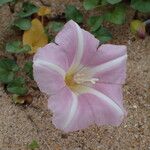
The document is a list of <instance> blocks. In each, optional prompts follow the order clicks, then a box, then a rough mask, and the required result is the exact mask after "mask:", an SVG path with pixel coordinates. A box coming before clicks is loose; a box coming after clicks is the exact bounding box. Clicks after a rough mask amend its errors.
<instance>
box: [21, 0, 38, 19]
mask: <svg viewBox="0 0 150 150" xmlns="http://www.w3.org/2000/svg"><path fill="white" fill-rule="evenodd" d="M37 11H38V7H36V6H35V5H33V4H32V3H29V2H26V3H23V6H22V9H21V11H20V12H19V13H18V16H19V17H21V18H24V17H28V16H31V15H32V14H34V13H36V12H37Z"/></svg>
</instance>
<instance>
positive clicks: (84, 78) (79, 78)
mask: <svg viewBox="0 0 150 150" xmlns="http://www.w3.org/2000/svg"><path fill="white" fill-rule="evenodd" d="M98 80H99V79H98V78H92V77H90V76H89V75H87V74H86V73H77V74H75V75H74V81H75V82H76V83H77V84H82V83H85V82H90V83H92V84H95V83H96V82H97V81H98Z"/></svg>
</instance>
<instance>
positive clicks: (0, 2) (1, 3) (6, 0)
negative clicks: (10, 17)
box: [0, 0, 13, 6]
mask: <svg viewBox="0 0 150 150" xmlns="http://www.w3.org/2000/svg"><path fill="white" fill-rule="evenodd" d="M12 1H13V0H0V6H1V5H3V4H5V3H8V2H12Z"/></svg>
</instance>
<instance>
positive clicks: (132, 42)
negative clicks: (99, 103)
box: [0, 0, 150, 150]
mask: <svg viewBox="0 0 150 150" xmlns="http://www.w3.org/2000/svg"><path fill="white" fill-rule="evenodd" d="M34 2H35V1H34ZM43 2H44V3H45V4H46V5H49V4H52V9H53V12H54V13H53V14H54V15H55V14H56V12H63V11H64V4H63V3H62V1H54V0H53V1H46V0H45V1H44V0H43ZM37 3H38V4H39V5H40V4H41V3H40V1H37ZM66 3H70V2H69V0H68V1H66ZM73 3H74V4H76V5H77V6H78V7H79V8H81V9H82V7H81V5H80V2H79V1H74V2H73ZM16 7H17V6H16ZM16 9H17V8H16ZM132 15H133V13H132V12H130V15H129V16H130V17H129V18H128V20H127V22H126V24H125V25H123V26H113V25H109V24H107V26H108V28H109V29H110V30H111V31H112V33H113V35H114V39H113V40H112V41H111V43H113V44H125V45H127V47H128V62H127V80H126V84H125V85H124V87H123V91H124V106H125V107H126V109H127V112H128V115H127V117H126V118H125V119H124V121H123V123H122V124H121V126H119V127H112V126H101V127H97V126H96V125H93V126H91V127H89V128H87V129H85V130H81V131H77V132H72V133H68V134H66V133H63V132H62V131H60V130H58V129H56V128H55V127H54V125H53V124H52V122H51V120H52V113H51V112H50V110H48V109H47V96H46V95H44V94H42V93H41V92H40V91H39V90H38V89H37V88H36V84H35V83H34V82H33V81H31V80H29V79H28V82H29V83H28V84H29V85H32V87H30V92H31V95H32V96H33V103H32V105H30V106H18V105H15V104H13V103H12V100H11V96H10V95H9V94H7V93H6V91H5V90H4V88H3V86H2V85H0V150H27V144H28V143H31V142H32V140H36V141H38V143H39V146H40V148H39V150H148V149H150V131H149V127H150V124H149V123H150V120H148V119H149V117H150V111H149V108H150V103H149V100H150V95H149V92H150V61H149V60H150V37H148V36H147V37H146V38H145V40H141V39H139V38H136V37H134V36H133V35H132V34H131V33H130V31H129V22H130V20H131V17H132ZM13 18H14V15H13V14H12V12H10V9H9V6H7V5H5V6H3V7H1V8H0V57H2V56H4V55H5V53H4V51H3V50H4V46H5V42H6V41H7V40H9V39H13V38H15V37H16V33H15V32H14V31H13V30H12V29H11V28H10V22H11V21H12V20H13ZM7 56H8V55H7ZM8 57H11V56H8ZM22 59H25V57H24V56H19V57H18V61H19V63H22V62H23V61H22Z"/></svg>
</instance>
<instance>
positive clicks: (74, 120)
mask: <svg viewBox="0 0 150 150" xmlns="http://www.w3.org/2000/svg"><path fill="white" fill-rule="evenodd" d="M103 88H104V89H103ZM101 89H102V92H100V91H98V90H101ZM107 90H112V92H110V91H109V92H108V91H107ZM120 90H121V87H120V86H118V85H116V86H115V85H114V86H113V87H112V86H111V85H104V84H103V85H98V86H97V87H95V89H92V88H88V91H87V92H85V93H83V94H80V95H78V96H77V95H75V94H73V93H72V92H71V91H70V90H69V89H67V88H64V89H63V90H62V91H60V92H59V93H58V94H56V95H53V96H51V97H50V98H49V101H48V106H49V108H50V109H51V110H52V111H53V124H54V125H55V126H56V127H57V128H59V129H61V130H63V131H65V132H70V131H77V130H80V129H84V128H87V127H88V126H90V125H92V124H94V123H95V124H97V125H104V124H109V125H115V126H118V125H120V123H121V122H122V119H123V117H124V114H125V111H124V109H123V106H122V94H121V91H120ZM106 94H107V96H106Z"/></svg>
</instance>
